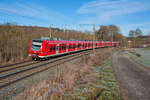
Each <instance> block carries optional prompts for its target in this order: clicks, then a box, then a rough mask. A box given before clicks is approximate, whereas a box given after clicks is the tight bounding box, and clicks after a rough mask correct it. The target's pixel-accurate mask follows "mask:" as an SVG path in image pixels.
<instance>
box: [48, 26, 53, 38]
mask: <svg viewBox="0 0 150 100" xmlns="http://www.w3.org/2000/svg"><path fill="white" fill-rule="evenodd" d="M52 26H53V24H50V29H49V31H50V34H49V37H50V40H51V39H52Z"/></svg>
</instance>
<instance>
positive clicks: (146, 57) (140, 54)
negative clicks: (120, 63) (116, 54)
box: [125, 48, 150, 67]
mask: <svg viewBox="0 0 150 100" xmlns="http://www.w3.org/2000/svg"><path fill="white" fill-rule="evenodd" d="M125 53H126V54H128V55H129V56H130V57H133V58H134V59H136V60H137V61H139V62H140V63H142V64H144V65H146V66H148V67H150V48H136V49H135V48H134V49H129V50H127V51H125Z"/></svg>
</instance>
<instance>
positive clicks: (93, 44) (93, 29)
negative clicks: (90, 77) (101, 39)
mask: <svg viewBox="0 0 150 100" xmlns="http://www.w3.org/2000/svg"><path fill="white" fill-rule="evenodd" d="M94 41H95V24H93V42H94ZM93 53H95V44H93Z"/></svg>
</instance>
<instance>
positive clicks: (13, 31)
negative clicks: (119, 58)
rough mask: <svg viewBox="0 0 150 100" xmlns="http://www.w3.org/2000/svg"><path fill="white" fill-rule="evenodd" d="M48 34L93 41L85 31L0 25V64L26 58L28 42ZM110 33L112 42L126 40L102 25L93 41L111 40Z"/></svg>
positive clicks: (111, 28) (112, 27)
mask: <svg viewBox="0 0 150 100" xmlns="http://www.w3.org/2000/svg"><path fill="white" fill-rule="evenodd" d="M50 32H51V33H52V37H54V38H61V39H63V40H72V39H74V40H93V34H91V33H90V32H87V31H86V32H81V31H77V30H69V29H66V30H63V29H60V28H47V27H37V26H18V25H12V24H9V23H7V24H3V25H0V47H1V48H0V62H8V61H15V60H18V59H19V60H20V59H24V58H27V56H28V49H29V43H30V41H31V40H32V39H37V38H40V37H49V36H50ZM111 33H113V41H120V42H122V44H123V43H125V41H126V38H125V37H124V36H123V35H122V34H121V33H120V30H119V28H118V27H117V26H115V25H110V26H103V25H102V26H101V27H100V29H99V30H97V31H96V32H95V35H96V39H95V40H99V41H110V40H112V34H111Z"/></svg>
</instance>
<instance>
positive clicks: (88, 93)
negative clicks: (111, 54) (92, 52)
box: [76, 60, 120, 100]
mask: <svg viewBox="0 0 150 100" xmlns="http://www.w3.org/2000/svg"><path fill="white" fill-rule="evenodd" d="M93 73H99V75H98V76H97V81H96V82H93V83H94V84H96V87H94V86H90V85H88V84H85V85H84V87H82V88H77V89H76V92H77V93H78V98H79V99H80V100H93V99H97V98H100V97H101V98H103V99H104V100H120V91H119V87H118V85H117V84H116V80H115V77H114V74H113V71H112V67H111V63H110V60H108V61H107V62H106V63H105V64H104V65H103V66H97V67H96V68H95V69H94V70H93Z"/></svg>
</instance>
